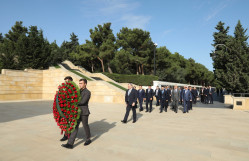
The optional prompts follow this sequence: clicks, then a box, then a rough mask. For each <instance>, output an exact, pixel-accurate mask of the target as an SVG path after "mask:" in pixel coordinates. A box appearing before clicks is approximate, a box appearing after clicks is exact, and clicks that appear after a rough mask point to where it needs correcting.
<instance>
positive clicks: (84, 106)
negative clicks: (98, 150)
mask: <svg viewBox="0 0 249 161" xmlns="http://www.w3.org/2000/svg"><path fill="white" fill-rule="evenodd" d="M86 85H87V80H86V79H80V80H79V87H80V96H81V100H80V101H79V104H78V106H79V108H80V109H81V114H80V118H79V120H78V121H77V126H76V127H75V130H74V131H73V132H72V133H71V135H70V137H69V139H68V142H67V144H62V145H61V146H63V147H65V148H68V149H73V144H74V141H75V138H76V136H77V133H78V130H79V125H80V122H82V124H83V127H84V130H85V134H86V142H85V143H84V145H85V146H86V145H89V144H91V142H92V141H91V140H90V137H91V133H90V128H89V125H88V118H89V115H90V111H89V108H88V102H89V100H90V98H91V92H90V91H89V90H88V89H87V88H86Z"/></svg>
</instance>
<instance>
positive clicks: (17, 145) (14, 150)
mask: <svg viewBox="0 0 249 161" xmlns="http://www.w3.org/2000/svg"><path fill="white" fill-rule="evenodd" d="M153 107H154V109H153V111H152V113H145V112H144V111H143V112H138V121H137V122H136V123H135V124H133V123H132V120H131V119H130V120H129V122H128V123H127V124H122V123H121V122H120V120H122V119H123V116H124V113H125V105H123V104H100V103H90V111H91V115H90V119H89V125H90V129H91V133H92V141H93V142H92V144H90V145H89V146H84V145H83V143H84V141H85V140H84V137H85V133H84V130H83V127H82V125H80V131H79V133H78V137H77V139H76V142H75V145H74V149H65V148H63V147H61V144H62V142H60V141H59V140H60V138H61V137H62V135H61V134H60V129H59V128H58V126H57V125H56V123H55V121H54V119H53V115H52V101H32V102H12V103H11V102H9V103H0V110H1V112H0V129H1V130H0V145H1V146H0V161H47V160H48V161H173V160H174V161H181V160H185V161H209V160H216V161H248V160H249V112H248V111H234V110H232V109H230V108H228V107H226V106H224V104H222V103H219V102H217V101H215V102H214V104H213V105H203V104H200V103H198V104H197V105H194V107H193V111H190V113H188V114H183V113H182V111H181V109H182V108H181V106H180V110H179V113H177V114H176V113H174V112H173V111H171V110H169V111H168V112H167V113H165V112H164V113H161V114H160V113H159V107H155V106H154V105H153ZM131 116H132V113H130V116H129V118H131Z"/></svg>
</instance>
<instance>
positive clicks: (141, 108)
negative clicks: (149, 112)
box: [139, 99, 144, 111]
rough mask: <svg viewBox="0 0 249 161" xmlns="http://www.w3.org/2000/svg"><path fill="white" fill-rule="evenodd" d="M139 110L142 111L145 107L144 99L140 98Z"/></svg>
mask: <svg viewBox="0 0 249 161" xmlns="http://www.w3.org/2000/svg"><path fill="white" fill-rule="evenodd" d="M139 106H140V108H139V110H140V111H142V110H143V109H144V108H143V99H139Z"/></svg>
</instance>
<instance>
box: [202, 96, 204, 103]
mask: <svg viewBox="0 0 249 161" xmlns="http://www.w3.org/2000/svg"><path fill="white" fill-rule="evenodd" d="M201 102H202V103H204V95H201Z"/></svg>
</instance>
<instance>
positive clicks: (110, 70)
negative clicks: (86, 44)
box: [107, 63, 112, 74]
mask: <svg viewBox="0 0 249 161" xmlns="http://www.w3.org/2000/svg"><path fill="white" fill-rule="evenodd" d="M107 65H108V71H109V73H111V74H112V69H111V68H110V63H108V64H107Z"/></svg>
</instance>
